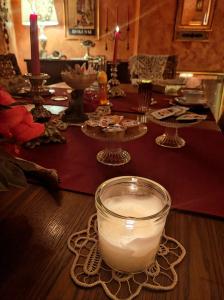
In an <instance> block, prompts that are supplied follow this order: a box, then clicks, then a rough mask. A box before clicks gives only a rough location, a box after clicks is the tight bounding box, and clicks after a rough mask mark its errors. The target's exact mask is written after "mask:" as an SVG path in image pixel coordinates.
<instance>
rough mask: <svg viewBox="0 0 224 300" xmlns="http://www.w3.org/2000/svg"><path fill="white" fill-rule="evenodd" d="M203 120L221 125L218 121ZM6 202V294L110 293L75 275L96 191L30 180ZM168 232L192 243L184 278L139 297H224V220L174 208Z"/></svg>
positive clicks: (63, 299)
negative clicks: (76, 247)
mask: <svg viewBox="0 0 224 300" xmlns="http://www.w3.org/2000/svg"><path fill="white" fill-rule="evenodd" d="M203 126H204V127H205V128H206V129H208V128H209V129H215V130H217V125H216V124H215V123H214V122H210V121H209V122H204V123H203ZM221 200H222V199H220V201H221ZM0 202H1V205H0V299H2V300H12V299H13V300H36V299H38V300H42V299H43V300H46V299H47V300H74V299H75V300H76V299H77V300H81V299H82V300H86V299H91V300H94V299H95V300H101V299H107V297H106V295H105V293H104V291H103V289H102V288H101V287H99V286H98V287H94V288H91V289H84V288H81V287H78V286H76V285H75V284H74V282H73V281H72V279H71V277H70V269H71V266H72V262H73V260H74V255H73V254H72V253H71V252H70V251H69V249H68V248H67V240H68V238H69V236H70V235H71V234H72V233H75V232H77V231H79V230H82V229H85V228H86V227H87V221H88V219H89V217H90V216H91V215H92V214H93V213H94V212H95V204H94V196H87V195H83V194H79V193H74V192H66V191H59V193H58V194H57V195H52V194H50V193H49V192H48V191H47V190H46V189H45V188H43V187H41V186H36V185H29V186H28V187H27V188H25V189H16V188H14V189H11V190H10V191H7V192H1V193H0ZM166 233H167V235H168V236H171V237H173V238H175V239H177V240H178V241H179V242H181V243H182V245H183V246H184V247H185V249H186V256H185V258H184V260H183V261H182V262H181V263H180V265H178V266H177V268H176V270H177V273H178V277H179V281H178V284H177V286H176V287H175V288H174V290H172V291H168V292H156V291H149V290H144V289H143V290H142V291H141V293H140V295H139V296H138V297H137V298H136V299H142V300H143V299H147V300H148V299H153V300H176V299H177V300H182V299H183V300H200V299H202V300H208V299H211V300H216V299H217V300H221V299H224V255H223V253H224V222H223V220H222V219H216V218H212V217H209V216H202V215H196V214H195V215H193V214H188V213H183V212H178V211H175V210H171V212H170V214H169V216H168V219H167V223H166Z"/></svg>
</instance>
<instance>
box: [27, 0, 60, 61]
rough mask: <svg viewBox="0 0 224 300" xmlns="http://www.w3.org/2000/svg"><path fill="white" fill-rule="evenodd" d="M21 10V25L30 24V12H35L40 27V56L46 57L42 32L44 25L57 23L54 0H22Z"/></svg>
mask: <svg viewBox="0 0 224 300" xmlns="http://www.w3.org/2000/svg"><path fill="white" fill-rule="evenodd" d="M21 12H22V24H23V25H30V14H32V13H36V14H37V16H38V20H37V23H38V26H39V28H40V35H39V40H40V44H41V51H40V57H42V58H46V57H47V52H46V50H45V48H46V45H47V36H46V34H45V32H44V27H45V26H53V25H58V18H57V14H56V9H55V6H54V0H31V1H30V0H22V1H21Z"/></svg>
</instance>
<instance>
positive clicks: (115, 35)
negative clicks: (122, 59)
mask: <svg viewBox="0 0 224 300" xmlns="http://www.w3.org/2000/svg"><path fill="white" fill-rule="evenodd" d="M119 37H120V28H119V26H118V25H117V26H116V29H115V32H114V53H113V64H116V62H117V49H118V40H119Z"/></svg>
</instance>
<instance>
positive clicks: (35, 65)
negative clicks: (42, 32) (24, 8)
mask: <svg viewBox="0 0 224 300" xmlns="http://www.w3.org/2000/svg"><path fill="white" fill-rule="evenodd" d="M30 46H31V72H32V74H33V75H39V74H40V58H39V40H38V26H37V15H36V14H35V13H32V14H31V15H30Z"/></svg>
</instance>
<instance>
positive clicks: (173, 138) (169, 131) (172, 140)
mask: <svg viewBox="0 0 224 300" xmlns="http://www.w3.org/2000/svg"><path fill="white" fill-rule="evenodd" d="M155 141H156V144H157V145H159V146H163V147H167V148H182V147H183V146H184V145H185V144H186V142H185V140H184V139H183V138H181V137H180V136H179V135H178V129H177V128H169V127H166V128H165V132H164V133H163V134H162V135H160V136H158V137H157V138H156V139H155Z"/></svg>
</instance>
